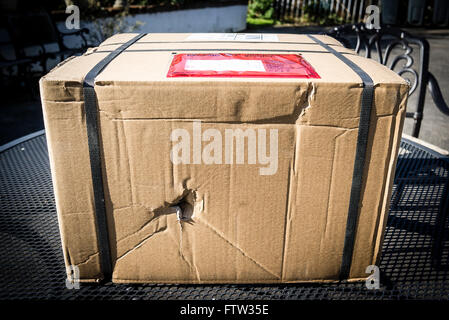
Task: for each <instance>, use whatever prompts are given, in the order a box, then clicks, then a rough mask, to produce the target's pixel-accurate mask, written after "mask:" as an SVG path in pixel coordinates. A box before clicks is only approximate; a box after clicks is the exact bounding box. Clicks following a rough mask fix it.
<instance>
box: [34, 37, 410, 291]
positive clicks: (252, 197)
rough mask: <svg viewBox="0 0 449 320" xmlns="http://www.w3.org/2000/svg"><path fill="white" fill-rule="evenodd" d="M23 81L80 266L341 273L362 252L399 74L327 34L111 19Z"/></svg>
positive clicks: (403, 95)
mask: <svg viewBox="0 0 449 320" xmlns="http://www.w3.org/2000/svg"><path fill="white" fill-rule="evenodd" d="M40 88H41V95H42V105H43V111H44V118H45V128H46V136H47V143H48V151H49V157H50V163H51V171H52V178H53V183H54V192H55V196H56V206H57V212H58V218H59V225H60V232H61V238H62V247H63V251H64V257H65V263H66V265H67V266H68V267H69V266H76V267H77V270H78V271H79V277H80V279H81V281H86V282H87V281H98V280H101V279H105V278H106V279H109V278H112V280H113V281H114V282H136V283H280V282H285V283H286V282H304V281H335V280H339V279H342V278H344V279H350V280H357V279H363V278H365V277H366V276H367V274H366V273H365V270H366V267H367V266H369V265H373V264H376V263H377V262H378V259H379V256H380V251H381V245H382V237H383V232H384V229H385V223H386V218H387V214H388V206H389V199H390V194H391V189H392V183H393V177H394V170H395V162H396V156H397V152H398V147H399V142H400V137H401V131H402V124H403V118H404V113H405V107H406V99H407V92H408V85H407V83H406V82H405V81H404V80H403V79H402V78H401V77H399V76H398V75H397V74H395V73H394V72H392V71H390V70H389V69H387V68H386V67H384V66H382V65H380V64H378V63H377V62H375V61H374V60H370V59H365V58H363V57H360V56H358V55H356V54H355V53H354V52H353V51H351V50H349V49H345V48H344V47H343V46H342V45H341V44H340V43H339V42H337V41H336V40H334V39H333V38H330V37H327V36H318V35H316V36H308V35H289V34H282V35H274V34H270V35H267V34H252V35H247V34H145V35H138V34H118V35H115V36H113V37H111V38H109V39H108V40H106V41H105V42H103V43H102V44H101V45H100V46H99V47H97V48H93V49H91V50H89V51H88V52H87V53H85V54H84V55H82V56H79V57H73V58H71V59H68V60H66V61H64V62H63V63H61V64H60V65H59V66H57V67H56V68H55V69H53V70H52V71H51V72H50V73H49V74H47V75H46V76H45V77H43V78H42V79H41V81H40ZM68 270H69V271H68V272H69V274H71V272H72V271H73V268H71V269H70V268H69V269H68Z"/></svg>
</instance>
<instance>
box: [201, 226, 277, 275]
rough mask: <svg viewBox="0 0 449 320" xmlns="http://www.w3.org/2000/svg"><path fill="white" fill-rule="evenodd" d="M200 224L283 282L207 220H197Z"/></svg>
mask: <svg viewBox="0 0 449 320" xmlns="http://www.w3.org/2000/svg"><path fill="white" fill-rule="evenodd" d="M197 221H198V222H200V223H202V224H203V225H205V226H206V227H207V228H209V229H210V230H211V231H212V232H214V233H215V234H216V235H217V236H218V237H220V238H221V239H222V240H223V241H225V242H226V243H227V244H229V245H230V246H232V247H233V248H235V249H237V251H238V252H239V253H240V254H242V255H243V256H244V257H245V258H247V259H248V260H250V261H251V262H252V263H254V264H255V265H257V266H258V267H259V268H261V269H262V270H264V271H265V272H267V273H269V274H270V275H272V276H274V277H275V278H276V279H279V280H281V276H280V275H278V274H276V273H275V272H273V271H271V270H270V269H268V268H267V267H265V266H264V265H263V264H261V263H260V262H258V261H256V260H255V259H254V258H252V257H251V256H249V255H248V254H247V253H246V252H245V250H243V249H242V248H240V247H239V246H238V245H236V244H234V243H232V242H231V241H230V240H229V239H227V238H226V236H225V235H224V234H223V233H221V232H220V231H218V230H217V229H215V228H214V227H213V226H212V225H211V224H209V223H208V222H207V221H206V220H204V219H197Z"/></svg>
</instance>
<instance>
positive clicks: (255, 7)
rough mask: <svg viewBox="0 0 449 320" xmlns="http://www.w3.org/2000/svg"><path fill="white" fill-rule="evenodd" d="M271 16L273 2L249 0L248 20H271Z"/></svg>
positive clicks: (268, 0)
mask: <svg viewBox="0 0 449 320" xmlns="http://www.w3.org/2000/svg"><path fill="white" fill-rule="evenodd" d="M273 14H274V8H273V0H251V1H250V2H249V4H248V18H250V19H255V18H263V19H272V18H273Z"/></svg>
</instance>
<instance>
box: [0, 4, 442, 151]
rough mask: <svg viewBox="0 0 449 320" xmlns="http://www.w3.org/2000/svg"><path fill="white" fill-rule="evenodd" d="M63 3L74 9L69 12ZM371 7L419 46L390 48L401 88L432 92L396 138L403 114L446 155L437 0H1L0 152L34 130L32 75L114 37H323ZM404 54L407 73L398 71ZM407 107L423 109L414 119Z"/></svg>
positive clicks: (37, 124)
mask: <svg viewBox="0 0 449 320" xmlns="http://www.w3.org/2000/svg"><path fill="white" fill-rule="evenodd" d="M71 5H76V6H77V7H78V8H79V12H78V15H77V12H75V11H73V10H70V9H71V8H72V9H73V7H70V6H71ZM371 5H375V6H377V8H379V12H380V23H381V25H382V29H384V28H387V27H388V28H391V27H393V28H395V29H397V28H399V29H400V30H401V31H405V32H407V35H411V36H413V37H416V38H419V39H425V41H426V42H427V43H428V44H429V48H428V50H424V51H423V50H420V47H419V43H418V46H417V47H415V48H413V45H409V44H410V43H408V42H401V43H400V45H399V47H398V48H394V50H393V51H395V52H396V53H397V54H396V55H397V56H401V55H402V56H403V59H400V60H402V61H400V63H398V64H397V65H396V66H395V67H396V68H400V69H398V70H396V71H397V72H399V73H401V75H404V76H405V74H406V73H408V74H409V78H408V80H409V81H410V82H411V84H413V82H414V81H417V80H415V79H411V78H410V76H412V78H416V79H419V78H420V75H421V76H422V75H423V74H424V75H426V77H427V72H429V73H431V76H432V77H433V78H434V80H435V82H434V84H433V87H432V84H431V81H430V82H429V83H430V84H429V85H427V82H426V83H425V84H424V89H423V91H424V97H423V93H422V92H418V91H420V90H419V89H418V90H415V91H416V92H414V94H413V95H412V96H411V97H410V101H409V105H408V109H409V106H410V114H409V115H410V118H408V119H406V124H405V128H404V132H405V133H408V134H411V133H412V132H413V125H414V123H415V121H414V119H413V117H415V118H419V117H421V115H422V116H423V122H422V125H421V128H420V129H421V130H420V131H419V138H420V139H422V140H424V141H427V142H429V143H432V144H434V145H436V146H439V147H441V148H443V149H446V150H449V113H447V110H449V109H447V110H446V109H445V108H447V104H446V102H445V101H444V98H445V97H446V101H448V100H449V71H448V70H449V54H448V50H449V27H448V25H449V1H447V0H388V1H386V0H383V1H381V0H377V1H375V0H374V1H369V0H250V1H240V0H215V1H213V0H211V1H193V0H165V1H163V0H128V1H118V0H103V1H94V0H79V1H75V0H65V1H64V0H51V1H50V0H46V1H33V2H30V1H20V0H15V1H13V0H2V1H1V2H0V12H1V13H0V16H1V17H0V68H1V71H0V72H1V80H0V81H1V85H0V88H1V89H0V90H1V95H2V99H1V102H0V145H3V144H5V143H7V142H9V141H11V140H14V139H17V138H19V137H22V136H24V135H27V134H30V133H32V132H35V131H38V130H41V129H43V127H44V125H43V120H42V110H41V104H40V98H39V89H38V80H39V78H40V77H41V76H42V75H44V74H46V73H47V72H48V71H49V70H50V69H51V68H53V67H54V66H55V65H57V64H58V63H59V62H61V61H63V60H64V59H66V58H68V57H69V56H72V55H79V54H82V53H83V52H84V51H85V50H86V49H87V48H89V47H93V46H97V45H98V44H99V43H101V42H102V41H103V40H105V39H106V38H108V37H110V36H111V35H113V34H115V33H120V32H148V33H152V32H153V33H154V32H218V33H223V32H226V33H234V32H245V33H263V32H266V33H326V32H330V31H332V29H333V28H334V27H335V26H342V25H356V26H357V25H360V24H361V23H364V22H365V21H366V19H367V17H368V15H369V13H370V12H371V11H369V10H368V11H367V8H368V9H369V6H371ZM77 18H79V21H78V20H76V19H77ZM77 22H79V26H78V25H77ZM352 30H353V29H352ZM357 30H358V29H357ZM371 34H372V33H371ZM337 35H340V33H338V34H337ZM347 39H349V42H348V43H349V46H353V47H355V46H357V34H356V35H351V36H348V38H347ZM411 43H413V41H411ZM415 44H416V43H415ZM401 49H402V51H401ZM409 49H411V51H408V50H409ZM385 50H386V49H385V48H383V49H381V52H382V54H383V53H384V52H385ZM423 52H424V55H426V54H427V55H428V61H429V63H428V66H427V65H425V68H424V70H423V69H421V68H420V63H421V64H422V62H423V60H422V55H423ZM360 53H361V54H363V48H362V50H361V52H360ZM408 57H410V58H412V59H413V66H408V65H407V63H408V62H410V61H409V60H408ZM373 58H374V57H373ZM385 64H386V63H385ZM401 68H402V69H401ZM404 69H408V70H407V71H401V70H404ZM411 69H413V70H415V73H413V71H410V70H411ZM429 77H430V76H429ZM429 89H431V91H430V92H427V96H426V91H428V90H429ZM432 89H433V90H432ZM420 99H423V101H422V103H421V101H420ZM417 105H418V109H419V105H422V107H423V112H415V111H416V106H417ZM408 111H409V110H408ZM446 113H447V114H446Z"/></svg>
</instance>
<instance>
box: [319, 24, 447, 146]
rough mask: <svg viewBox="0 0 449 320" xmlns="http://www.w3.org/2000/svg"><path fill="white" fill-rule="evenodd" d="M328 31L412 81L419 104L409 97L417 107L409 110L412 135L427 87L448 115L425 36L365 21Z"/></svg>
mask: <svg viewBox="0 0 449 320" xmlns="http://www.w3.org/2000/svg"><path fill="white" fill-rule="evenodd" d="M326 34H327V35H329V36H332V37H334V38H336V39H337V40H339V41H340V42H341V43H342V44H343V45H344V46H345V47H346V48H351V49H354V50H355V51H356V52H357V53H358V54H360V55H364V56H365V57H367V58H372V59H376V60H377V61H378V62H379V63H381V64H383V65H385V66H387V67H388V68H390V69H391V70H393V71H395V72H396V73H398V74H399V75H400V76H402V77H403V78H405V79H406V80H407V81H408V82H409V83H410V85H411V88H410V92H409V93H410V95H417V100H416V104H415V105H410V101H409V105H408V107H407V108H408V109H409V110H414V111H412V112H407V113H406V117H407V118H413V119H414V124H413V129H412V136H413V137H415V138H417V137H418V136H419V131H420V129H421V122H422V120H423V111H424V102H425V98H426V89H427V88H428V89H429V92H430V95H431V97H432V99H433V101H434V103H435V105H436V106H437V107H438V109H439V110H440V111H441V112H442V113H444V114H445V115H447V116H449V107H448V105H447V103H446V102H445V101H444V98H443V95H442V93H441V90H440V87H439V85H438V81H437V80H436V78H435V77H434V75H433V74H432V73H431V72H429V51H430V47H429V43H428V41H427V40H426V39H424V38H420V37H416V36H413V35H411V34H410V33H407V32H406V31H403V30H401V29H397V28H392V27H388V26H381V28H380V29H368V28H367V27H366V26H365V24H364V23H358V24H348V25H342V26H337V27H334V28H332V29H331V30H330V31H328V32H326ZM414 47H418V49H419V61H416V63H415V59H414V58H413V56H412V54H413V49H414ZM401 61H402V64H401V63H400V62H401Z"/></svg>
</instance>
